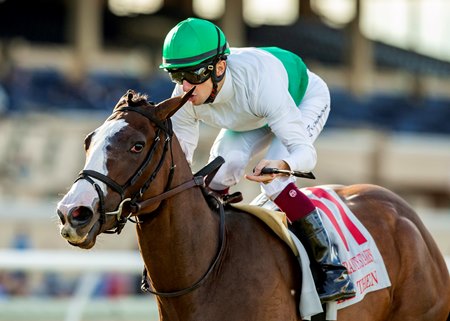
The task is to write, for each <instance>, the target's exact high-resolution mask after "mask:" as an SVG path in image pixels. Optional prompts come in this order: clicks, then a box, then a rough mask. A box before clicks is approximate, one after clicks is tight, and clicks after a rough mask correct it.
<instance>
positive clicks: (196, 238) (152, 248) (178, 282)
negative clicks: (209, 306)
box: [137, 187, 219, 291]
mask: <svg viewBox="0 0 450 321" xmlns="http://www.w3.org/2000/svg"><path fill="white" fill-rule="evenodd" d="M150 215H155V217H154V218H152V219H149V220H148V221H144V223H141V224H139V225H138V226H137V231H138V238H139V245H140V248H141V253H142V257H143V259H144V262H145V264H146V267H147V270H148V272H149V276H150V279H151V281H152V283H153V285H154V287H155V289H156V290H157V291H173V290H178V289H180V288H184V287H188V286H190V285H192V284H193V283H195V282H196V281H197V280H198V279H199V278H200V277H201V276H202V275H203V273H204V272H205V271H206V270H207V268H208V266H209V264H210V262H211V260H212V259H213V258H214V255H215V253H216V251H217V242H218V241H217V240H218V230H219V222H218V216H217V215H216V214H214V213H212V211H211V210H210V208H209V206H208V205H207V203H206V201H205V199H204V196H203V194H202V192H201V190H200V188H197V187H194V188H191V189H188V190H185V191H183V192H181V193H179V194H177V195H175V196H173V197H171V198H170V199H168V200H166V201H164V202H163V203H161V205H160V206H159V210H157V212H156V213H152V214H150Z"/></svg>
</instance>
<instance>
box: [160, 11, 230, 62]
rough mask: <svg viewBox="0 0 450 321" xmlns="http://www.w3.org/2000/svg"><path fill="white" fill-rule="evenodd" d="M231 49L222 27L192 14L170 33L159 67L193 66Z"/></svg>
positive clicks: (227, 52) (165, 41)
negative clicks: (191, 16)
mask: <svg viewBox="0 0 450 321" xmlns="http://www.w3.org/2000/svg"><path fill="white" fill-rule="evenodd" d="M229 53H230V48H229V47H228V43H227V39H226V37H225V35H224V33H223V32H222V30H220V28H219V27H217V26H216V25H215V24H213V23H212V22H209V21H207V20H203V19H197V18H188V19H186V20H183V21H181V22H180V23H179V24H177V25H176V26H175V27H173V28H172V30H170V31H169V33H168V34H167V36H166V39H165V40H164V45H163V51H162V56H163V57H162V64H161V65H159V68H165V69H176V68H185V67H192V66H195V65H198V64H200V63H201V62H203V61H205V60H207V59H210V58H213V57H216V56H219V55H223V54H229Z"/></svg>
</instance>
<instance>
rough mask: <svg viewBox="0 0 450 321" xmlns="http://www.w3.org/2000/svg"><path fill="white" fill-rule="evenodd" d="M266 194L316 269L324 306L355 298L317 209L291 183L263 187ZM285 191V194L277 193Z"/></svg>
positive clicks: (276, 182) (344, 269) (277, 183)
mask: <svg viewBox="0 0 450 321" xmlns="http://www.w3.org/2000/svg"><path fill="white" fill-rule="evenodd" d="M262 187H263V190H264V192H265V193H266V194H267V195H268V196H269V197H270V198H271V199H273V201H274V202H275V204H276V205H277V206H278V207H279V208H280V209H281V210H282V211H283V212H285V213H286V216H287V217H288V219H289V220H290V221H291V222H292V225H291V227H292V229H293V232H294V233H295V234H296V235H297V237H298V238H299V239H300V241H301V242H302V244H303V245H304V246H305V248H306V251H307V252H308V256H309V257H310V261H311V265H312V266H316V267H317V269H313V270H317V271H318V274H317V275H314V276H315V278H314V279H315V281H316V286H317V290H318V293H319V297H320V299H321V300H322V302H327V301H336V300H341V299H347V298H351V297H354V296H355V294H356V291H355V287H354V285H353V283H352V282H351V280H350V278H349V275H348V272H347V269H346V268H345V267H344V266H343V265H342V264H341V262H340V260H339V257H338V255H337V253H336V249H335V247H334V246H333V245H332V244H331V242H330V239H329V238H328V234H327V232H326V230H325V229H324V227H323V224H322V219H321V218H320V216H319V213H318V212H317V209H316V206H315V205H314V204H313V203H312V202H311V200H310V199H309V198H308V196H306V195H305V194H304V193H303V192H302V191H301V190H300V189H298V187H297V186H296V185H295V184H294V183H293V182H290V181H288V180H284V181H283V180H279V179H278V180H274V181H273V182H272V183H270V184H267V185H265V186H262ZM277 190H278V191H279V190H281V192H276V191H277Z"/></svg>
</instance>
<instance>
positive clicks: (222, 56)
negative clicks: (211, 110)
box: [205, 26, 227, 104]
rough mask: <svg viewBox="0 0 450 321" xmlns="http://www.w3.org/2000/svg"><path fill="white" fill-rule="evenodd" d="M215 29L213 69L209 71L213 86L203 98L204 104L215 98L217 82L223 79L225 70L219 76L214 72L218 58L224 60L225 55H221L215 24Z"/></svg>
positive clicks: (210, 102) (218, 35)
mask: <svg viewBox="0 0 450 321" xmlns="http://www.w3.org/2000/svg"><path fill="white" fill-rule="evenodd" d="M216 31H217V54H216V56H215V57H214V60H213V70H212V72H211V81H212V83H213V88H212V90H211V94H210V95H209V97H208V99H206V100H205V104H212V103H213V102H214V100H215V99H216V96H217V94H218V91H217V87H218V85H217V84H218V83H219V82H220V81H221V80H222V79H223V77H225V71H226V68H225V70H224V71H223V73H222V74H221V75H220V76H217V73H216V65H217V63H218V62H219V61H220V60H226V59H227V57H226V56H225V55H221V48H220V30H219V28H218V27H217V26H216ZM225 46H226V41H225Z"/></svg>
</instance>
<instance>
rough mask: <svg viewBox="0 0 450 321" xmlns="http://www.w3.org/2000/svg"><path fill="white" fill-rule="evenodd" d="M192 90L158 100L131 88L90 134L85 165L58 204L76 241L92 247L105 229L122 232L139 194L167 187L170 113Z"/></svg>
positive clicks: (65, 231)
mask: <svg viewBox="0 0 450 321" xmlns="http://www.w3.org/2000/svg"><path fill="white" fill-rule="evenodd" d="M192 92H193V90H191V91H189V92H188V93H186V94H185V95H184V96H182V97H174V98H170V99H167V100H165V101H163V102H161V103H159V104H157V105H153V104H151V103H149V102H148V101H147V98H146V96H143V95H139V94H136V93H135V92H134V91H132V90H129V91H128V92H127V93H126V94H125V95H124V96H123V97H122V98H121V99H120V100H119V102H118V103H117V105H116V107H115V108H114V110H113V113H112V115H111V116H110V117H109V118H108V119H107V120H106V121H105V122H104V123H103V125H101V126H100V127H99V128H97V129H96V130H94V131H93V132H92V133H90V134H89V135H88V136H87V137H86V139H85V141H84V147H85V151H86V162H85V166H84V168H83V170H82V171H81V172H80V174H79V176H78V178H77V179H76V181H75V182H74V184H73V185H72V187H71V188H70V190H69V191H68V193H67V194H66V195H65V196H64V198H63V199H62V200H61V201H60V202H59V203H58V206H57V213H58V216H59V218H60V220H61V226H60V230H61V235H62V237H64V238H65V239H66V240H67V241H68V242H69V243H70V244H72V245H74V246H78V247H81V248H91V247H93V246H94V244H95V241H96V237H97V235H99V234H100V233H103V232H106V233H108V232H113V233H114V232H117V233H119V232H120V230H121V229H122V227H123V225H124V224H125V222H126V220H127V216H128V214H129V213H132V212H133V210H132V208H133V204H135V202H136V201H137V200H139V199H140V198H141V197H142V196H143V195H144V194H147V195H149V194H150V195H158V194H160V193H162V192H163V191H164V188H165V187H166V186H165V185H167V184H168V183H169V182H168V177H170V176H171V175H170V171H171V170H172V168H173V159H172V155H171V148H172V147H171V138H172V134H173V133H172V128H171V125H170V120H169V117H170V116H171V115H173V114H174V113H175V112H176V111H177V110H178V109H179V108H180V107H181V106H182V105H184V103H185V102H186V101H187V100H188V99H189V97H190V96H191V95H192ZM157 176H158V177H162V176H164V177H165V178H167V179H166V180H165V181H164V180H162V179H158V180H155V178H156V177H157ZM135 211H136V209H135ZM148 211H149V212H150V211H151V209H149V210H148Z"/></svg>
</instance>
